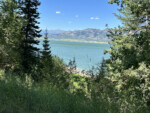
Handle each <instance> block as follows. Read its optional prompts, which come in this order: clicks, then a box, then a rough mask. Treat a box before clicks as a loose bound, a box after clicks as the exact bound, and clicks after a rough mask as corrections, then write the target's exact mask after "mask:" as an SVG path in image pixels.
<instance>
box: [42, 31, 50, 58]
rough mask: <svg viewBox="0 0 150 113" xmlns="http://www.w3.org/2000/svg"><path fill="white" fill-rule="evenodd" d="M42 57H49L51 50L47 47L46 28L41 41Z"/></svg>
mask: <svg viewBox="0 0 150 113" xmlns="http://www.w3.org/2000/svg"><path fill="white" fill-rule="evenodd" d="M42 58H43V59H49V58H50V59H51V58H52V56H51V51H50V47H49V41H48V30H47V29H46V31H45V37H44V41H43V51H42Z"/></svg>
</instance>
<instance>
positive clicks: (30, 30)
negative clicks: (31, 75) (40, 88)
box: [21, 0, 41, 72]
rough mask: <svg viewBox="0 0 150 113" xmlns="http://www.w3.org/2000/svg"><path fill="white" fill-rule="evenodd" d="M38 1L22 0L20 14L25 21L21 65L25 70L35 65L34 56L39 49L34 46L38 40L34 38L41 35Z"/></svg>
mask: <svg viewBox="0 0 150 113" xmlns="http://www.w3.org/2000/svg"><path fill="white" fill-rule="evenodd" d="M39 5H40V2H39V1H38V0H22V6H21V9H22V15H23V17H24V19H25V21H26V24H25V26H24V27H23V29H22V33H23V35H24V40H23V43H22V49H23V51H22V59H23V62H22V66H23V68H24V70H25V72H30V71H31V70H32V66H36V57H37V56H38V55H37V54H38V51H39V49H38V48H37V47H35V45H38V43H39V41H37V40H36V39H35V38H39V37H41V34H40V32H41V30H39V26H38V25H37V24H39V22H38V21H37V19H39V13H38V6H39Z"/></svg>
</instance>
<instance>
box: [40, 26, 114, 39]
mask: <svg viewBox="0 0 150 113" xmlns="http://www.w3.org/2000/svg"><path fill="white" fill-rule="evenodd" d="M48 33H49V35H48V37H49V38H53V39H71V40H82V41H99V42H109V41H111V40H110V39H109V38H108V37H107V36H106V35H107V29H105V30H100V29H84V30H75V31H63V30H49V31H48ZM42 34H44V31H42ZM43 37H44V36H43Z"/></svg>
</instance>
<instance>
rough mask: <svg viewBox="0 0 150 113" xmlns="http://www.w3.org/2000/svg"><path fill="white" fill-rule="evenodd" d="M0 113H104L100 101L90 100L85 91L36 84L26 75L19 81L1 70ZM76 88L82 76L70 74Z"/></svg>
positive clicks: (82, 79) (104, 108) (105, 107)
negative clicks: (76, 91)
mask: <svg viewBox="0 0 150 113" xmlns="http://www.w3.org/2000/svg"><path fill="white" fill-rule="evenodd" d="M0 73H1V74H0V113H106V112H107V107H108V106H106V105H105V104H104V103H105V102H103V101H102V100H101V101H97V102H96V101H93V100H92V99H90V98H87V97H86V96H85V95H84V93H71V92H70V91H68V90H64V89H57V88H52V87H51V86H50V85H49V84H48V83H46V84H44V83H38V84H35V83H33V82H32V80H30V78H26V82H22V81H21V80H20V79H19V78H18V77H14V76H13V75H12V74H6V75H5V76H4V75H3V74H2V72H0ZM71 77H72V78H73V79H72V80H73V81H74V84H75V87H77V88H79V87H80V85H79V84H78V83H77V81H76V80H78V79H80V81H81V82H84V80H85V78H83V77H79V76H78V75H71Z"/></svg>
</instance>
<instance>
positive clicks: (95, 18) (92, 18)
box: [90, 17, 100, 20]
mask: <svg viewBox="0 0 150 113" xmlns="http://www.w3.org/2000/svg"><path fill="white" fill-rule="evenodd" d="M90 19H91V20H99V19H100V18H99V17H90Z"/></svg>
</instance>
